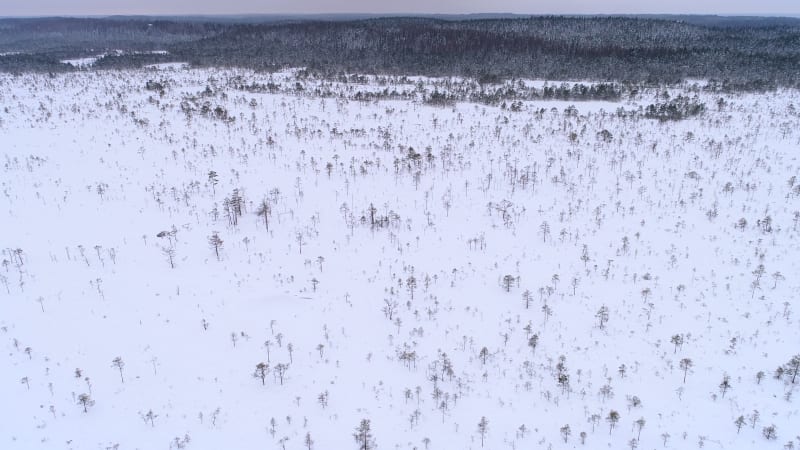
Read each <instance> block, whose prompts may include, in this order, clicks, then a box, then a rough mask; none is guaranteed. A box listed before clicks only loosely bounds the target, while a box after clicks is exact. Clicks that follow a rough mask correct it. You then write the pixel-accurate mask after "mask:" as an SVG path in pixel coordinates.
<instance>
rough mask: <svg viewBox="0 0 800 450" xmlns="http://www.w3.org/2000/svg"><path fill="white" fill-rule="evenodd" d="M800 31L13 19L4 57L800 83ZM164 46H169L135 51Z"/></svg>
mask: <svg viewBox="0 0 800 450" xmlns="http://www.w3.org/2000/svg"><path fill="white" fill-rule="evenodd" d="M731 29H734V30H735V32H731ZM798 29H800V21H793V20H790V19H774V20H767V19H765V20H762V21H758V22H753V21H748V20H747V19H741V20H739V21H737V20H735V19H731V20H727V21H726V26H725V28H722V27H716V26H710V25H709V24H707V23H703V22H698V23H693V24H689V23H686V22H685V21H683V20H675V18H664V19H657V18H637V17H591V16H586V17H526V18H498V19H478V20H440V19H435V18H419V17H417V18H411V17H409V18H397V17H394V18H375V19H366V20H349V21H348V20H339V21H312V20H295V21H285V22H280V21H278V22H275V21H271V22H266V23H260V24H253V23H243V22H242V23H236V22H235V21H225V22H224V23H223V22H218V23H214V22H213V21H207V22H197V21H190V20H188V19H181V18H175V19H173V20H170V21H164V20H160V21H152V22H148V21H146V20H142V19H141V18H138V19H137V18H131V19H57V18H47V19H4V20H2V21H0V52H3V53H8V52H19V53H22V55H20V54H17V55H5V56H0V70H6V71H15V72H16V71H25V70H47V71H57V70H73V69H74V68H72V67H71V66H68V65H65V64H60V63H59V62H58V60H59V58H62V59H63V58H66V57H75V56H76V55H81V56H85V55H87V54H90V51H91V52H93V53H91V54H97V53H98V49H100V52H102V51H103V49H107V50H112V49H123V50H125V51H126V52H124V53H122V54H118V53H114V54H109V55H107V56H105V57H103V58H101V59H100V60H99V61H98V62H97V63H96V64H97V65H98V66H101V67H106V68H109V67H110V68H114V67H116V68H129V67H140V66H142V65H145V64H152V63H155V62H166V61H188V62H190V63H192V64H193V65H197V66H221V65H222V66H239V67H249V68H254V69H260V70H274V69H277V68H282V67H287V66H290V67H308V68H311V69H312V70H316V71H322V72H326V73H339V72H362V73H405V74H424V75H436V76H448V75H456V76H467V77H472V78H475V79H479V80H486V81H490V82H491V81H493V80H494V81H496V80H500V79H503V78H508V77H514V76H517V77H530V78H544V79H561V80H564V79H594V80H615V81H636V82H652V83H671V82H677V81H681V80H684V79H687V78H703V79H713V80H719V81H720V83H723V84H725V85H726V86H728V87H735V88H738V89H764V88H769V87H774V86H796V85H797V83H798V80H797V77H796V76H795V68H796V64H797V61H798V58H800V48H799V47H798V46H797V45H796V35H797V32H798ZM55 37H57V39H54V38H55ZM156 49H164V50H167V51H168V53H166V54H142V53H136V52H135V50H156ZM548 95H553V96H554V98H557V95H558V94H556V93H555V92H553V93H552V94H548ZM594 95H598V96H606V95H609V93H605V92H597V93H595V94H594ZM612 95H613V94H612Z"/></svg>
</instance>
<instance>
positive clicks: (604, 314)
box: [594, 305, 608, 330]
mask: <svg viewBox="0 0 800 450" xmlns="http://www.w3.org/2000/svg"><path fill="white" fill-rule="evenodd" d="M594 316H595V317H597V321H598V322H599V326H600V329H601V330H602V329H603V328H604V327H605V324H606V322H608V306H606V305H603V306H601V307H600V309H598V310H597V313H595V315H594Z"/></svg>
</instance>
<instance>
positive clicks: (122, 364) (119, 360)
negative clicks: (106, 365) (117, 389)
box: [111, 356, 125, 383]
mask: <svg viewBox="0 0 800 450" xmlns="http://www.w3.org/2000/svg"><path fill="white" fill-rule="evenodd" d="M111 367H116V368H117V369H119V379H120V381H122V382H123V383H124V382H125V378H123V376H122V368H123V367H125V362H124V361H122V358H120V357H119V356H117V357H116V358H114V359H113V360H112V361H111Z"/></svg>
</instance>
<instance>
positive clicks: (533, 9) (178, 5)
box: [0, 0, 800, 16]
mask: <svg viewBox="0 0 800 450" xmlns="http://www.w3.org/2000/svg"><path fill="white" fill-rule="evenodd" d="M480 12H503V13H520V14H595V13H596V14H638V13H674V14H773V15H774V14H780V15H800V0H662V1H658V2H656V1H652V0H650V1H648V0H491V1H490V0H403V1H381V0H339V1H327V0H260V1H258V0H0V16H12V15H106V14H242V13H260V14H286V13H480Z"/></svg>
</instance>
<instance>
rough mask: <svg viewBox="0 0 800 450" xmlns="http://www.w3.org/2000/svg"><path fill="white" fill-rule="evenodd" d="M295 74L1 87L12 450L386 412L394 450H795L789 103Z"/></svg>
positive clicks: (172, 74)
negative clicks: (412, 283) (257, 87)
mask: <svg viewBox="0 0 800 450" xmlns="http://www.w3.org/2000/svg"><path fill="white" fill-rule="evenodd" d="M170 67H172V66H170ZM295 74H296V72H286V73H283V74H273V75H268V74H260V73H253V72H249V71H242V70H221V69H204V70H196V69H192V70H181V71H164V72H157V73H154V72H153V71H152V70H142V71H127V72H81V73H74V74H67V75H57V76H54V77H50V76H47V75H41V76H39V75H25V76H9V75H0V105H1V106H2V108H0V142H2V146H0V158H2V159H1V161H2V169H0V188H1V189H2V193H3V195H2V196H0V207H1V208H2V216H0V229H2V238H0V248H2V249H3V250H2V255H1V257H0V259H3V260H4V263H3V266H2V267H0V275H1V276H2V278H0V281H2V282H3V283H2V284H0V348H2V350H3V352H2V353H3V354H2V356H0V398H2V399H3V400H4V403H5V407H4V408H2V410H1V411H0V448H3V449H7V450H17V449H26V450H30V449H107V448H118V449H148V450H149V449H164V450H167V449H172V448H187V449H241V450H244V449H264V448H267V449H280V448H284V447H285V448H286V449H304V448H307V446H306V444H305V438H306V435H307V434H308V435H310V437H311V438H312V439H313V441H314V444H313V446H312V448H314V449H347V448H357V444H356V442H355V440H354V438H353V433H354V429H355V428H356V426H358V425H359V423H360V421H361V420H362V419H368V420H370V424H371V429H372V433H373V435H374V439H375V443H376V445H377V448H379V449H414V448H417V449H422V448H430V449H478V448H481V447H482V446H483V447H484V448H487V449H507V448H508V449H511V448H521V449H525V448H543V449H544V448H553V449H566V448H613V449H622V448H630V447H631V446H633V445H637V446H638V448H647V449H651V448H673V449H687V448H698V446H700V447H708V448H714V449H717V448H721V449H745V448H748V449H752V448H765V449H766V448H774V449H779V448H783V446H784V445H788V444H787V443H788V442H790V441H798V442H796V443H795V444H794V445H795V446H796V445H800V437H796V436H797V435H798V434H800V415H799V414H798V400H797V398H796V396H795V395H793V393H794V394H796V389H795V387H796V386H797V385H798V384H792V383H791V380H790V377H787V376H783V377H782V378H781V379H775V378H774V377H773V374H774V371H775V369H776V368H777V367H778V366H781V365H784V364H785V363H786V362H787V361H788V360H789V359H790V358H791V357H792V356H793V355H795V354H797V353H800V326H798V325H800V322H799V321H798V318H797V317H798V316H797V308H798V301H797V294H796V293H797V291H798V289H800V284H799V283H800V278H798V276H797V275H798V273H800V267H798V251H799V250H800V248H798V226H799V225H798V218H799V217H800V214H798V213H797V211H798V209H800V201H799V200H798V197H799V194H800V189H798V188H796V186H797V184H798V181H796V180H795V179H794V178H792V177H794V176H796V175H798V172H800V170H799V168H800V165H798V148H800V133H799V132H798V129H797V128H798V127H797V126H796V125H797V123H800V122H799V121H800V117H798V109H797V107H796V105H797V102H798V99H800V95H799V93H798V92H797V91H793V90H792V91H779V92H774V93H765V94H719V93H715V94H705V93H702V92H683V91H681V90H677V88H676V89H673V90H672V92H670V94H671V95H672V96H675V95H679V94H682V95H690V96H695V95H696V96H698V99H699V100H700V101H702V102H704V103H706V106H707V110H706V112H705V113H704V114H703V115H702V116H701V117H696V118H690V119H687V120H683V121H679V122H666V123H660V122H657V121H653V120H646V119H641V118H640V119H631V118H621V117H618V116H617V115H615V113H614V111H615V110H616V109H617V108H619V107H623V108H625V109H628V110H630V109H636V108H638V107H640V106H642V107H644V106H646V105H647V104H649V103H654V102H656V101H657V96H661V95H663V92H662V91H663V89H658V90H652V91H643V92H640V93H639V94H638V96H637V97H636V98H633V99H627V98H626V100H625V101H624V102H622V103H570V102H556V101H551V102H525V103H524V105H523V108H522V110H521V111H510V110H507V109H502V108H500V107H496V106H489V105H482V104H472V103H457V104H456V105H454V106H451V107H445V108H442V107H433V106H427V105H425V104H423V103H421V102H418V101H414V100H408V101H405V100H403V101H399V100H393V101H377V102H358V101H353V100H348V99H347V96H348V95H350V94H352V89H358V88H359V87H354V86H352V85H344V84H338V83H331V82H328V81H321V80H314V79H302V80H297V79H295V78H294V77H295ZM158 76H164V77H167V78H165V79H159V78H153V77H158ZM237 77H239V80H243V81H244V82H246V83H250V82H257V83H267V82H268V81H272V82H275V83H277V84H279V85H280V86H281V89H279V90H278V91H276V92H274V93H253V92H246V91H242V90H237V89H235V88H234V87H233V84H234V83H232V82H229V81H230V80H234V79H236V78H237ZM151 79H152V80H155V81H163V83H164V85H165V89H164V93H163V95H161V94H160V93H158V92H155V91H152V90H146V89H145V84H146V83H147V81H148V80H151ZM296 82H301V83H303V84H304V89H302V90H295V89H289V88H287V87H292V86H294V85H295V83H296ZM415 82H422V83H432V82H433V81H431V80H429V79H422V78H420V79H415ZM206 87H209V89H210V92H211V93H210V94H204V93H203V92H204V91H205V90H206ZM317 88H319V89H320V90H322V91H330V92H332V93H334V95H333V96H332V97H328V98H321V97H320V96H319V95H318V94H316V93H315V92H316V89H317ZM363 88H364V89H374V90H375V91H380V90H383V88H384V86H378V85H377V84H376V83H375V82H374V81H371V82H370V83H369V84H368V85H366V86H364V87H363ZM399 88H400V87H398V89H399ZM437 88H438V89H439V90H441V87H437ZM409 89H414V86H413V85H412V86H410V87H409ZM428 89H429V91H433V89H434V88H433V87H430V86H429V87H428ZM681 89H683V88H681ZM337 93H338V94H340V95H336V94H337ZM720 98H722V99H723V100H724V102H720V103H718V100H719V99H720ZM204 102H207V104H208V106H209V107H210V109H211V110H213V109H214V108H216V107H220V108H223V109H224V110H226V111H227V114H228V117H229V118H231V119H229V120H223V119H220V118H218V117H214V116H213V114H203V113H202V112H201V110H200V109H199V106H198V108H195V110H193V111H191V112H185V111H188V109H189V108H191V106H190V105H202V104H203V103H204ZM182 103H183V106H184V109H183V110H182ZM571 105H574V106H575V108H577V111H578V114H576V115H568V114H565V109H567V108H568V107H569V106H571ZM542 110H543V111H542ZM602 130H607V131H608V132H610V134H611V136H613V138H612V139H611V140H610V142H606V141H604V140H602V139H600V135H599V134H598V133H600V132H601V131H602ZM570 133H574V135H573V137H572V139H571V138H570ZM409 147H411V148H413V151H410V150H409ZM410 154H411V155H413V154H419V158H410V157H409V155H410ZM428 154H429V155H430V157H428V156H427V155H428ZM328 164H330V165H329V166H328ZM211 171H214V172H216V174H217V177H216V182H212V178H213V177H209V172H211ZM525 174H527V178H528V179H527V181H525V182H524V183H523V182H521V181H520V179H521V178H522V177H523V175H525ZM726 183H730V185H729V187H728V188H726V187H725V186H726ZM234 189H238V192H239V194H240V195H241V196H242V198H243V199H244V201H243V205H242V209H243V211H242V216H241V217H237V222H238V223H237V224H235V225H234V224H231V223H229V220H228V219H227V218H226V214H225V211H224V209H225V208H224V204H225V201H226V198H229V199H230V198H231V197H232V195H233V192H234ZM262 201H263V202H265V203H266V204H267V205H268V206H269V208H270V210H271V213H270V215H269V216H268V221H269V223H268V224H269V230H267V229H266V227H265V223H264V218H263V216H259V215H257V214H256V212H257V211H258V210H259V207H260V205H261V204H262ZM370 205H373V206H374V215H375V216H376V217H380V216H386V217H389V220H388V223H382V224H378V225H376V226H372V225H371V219H370V215H371V214H370ZM215 209H216V210H217V211H218V213H217V214H215V213H214V212H213V211H214V210H215ZM713 211H716V212H715V213H713ZM710 212H712V213H710ZM767 217H769V219H767ZM742 218H743V219H745V220H746V222H747V224H746V225H744V226H743V227H742V228H741V229H740V228H737V227H736V224H737V222H739V220H740V219H742ZM767 221H768V222H769V224H768V225H769V226H765V224H766V222H767ZM545 223H546V224H547V227H545V226H543V224H545ZM545 228H548V229H549V232H547V233H545V232H543V229H545ZM162 231H165V232H167V233H166V236H164V237H157V234H158V233H160V232H162ZM214 232H218V234H219V237H220V238H221V239H222V240H223V245H222V248H221V249H220V254H219V258H217V256H216V255H215V252H214V250H213V249H212V248H211V247H210V246H209V237H210V236H211V235H212V234H213V233H214ZM623 241H626V242H627V244H623ZM584 246H585V247H584ZM169 248H172V249H173V250H174V268H172V267H171V266H170V263H169V261H168V256H167V254H166V253H168V250H167V249H169ZM584 248H585V249H586V253H585V254H586V258H584V259H582V255H583V254H584ZM759 265H763V267H764V269H763V270H761V271H759V269H758V267H759ZM759 273H763V275H759ZM779 274H782V275H779ZM506 275H510V276H511V278H509V279H508V280H509V281H511V283H510V286H508V288H509V289H508V291H507V290H506V289H505V287H506V286H504V285H503V284H504V283H503V279H504V277H505V276H506ZM411 277H413V278H414V279H415V280H416V288H415V289H413V290H411V289H409V283H408V282H409V279H410V278H411ZM573 280H575V281H574V282H573ZM755 280H758V281H757V282H755ZM754 282H755V284H754ZM315 284H316V288H315V287H314V286H315ZM526 290H529V291H530V293H531V297H532V299H531V301H530V305H529V307H528V308H526V305H525V302H524V301H523V292H524V291H526ZM395 302H396V304H397V308H396V311H393V312H392V319H391V320H390V319H389V318H388V317H387V316H388V314H387V313H386V312H385V311H384V307H385V306H386V304H387V303H388V304H393V303H395ZM545 305H546V308H545ZM604 305H605V306H607V308H608V311H609V313H608V321H607V323H605V324H604V326H603V327H602V328H601V327H600V326H599V322H598V317H597V315H596V314H597V313H598V311H599V310H600V308H601V307H602V306H604ZM547 310H549V311H550V314H549V315H547V314H545V312H544V311H547ZM204 324H205V325H207V327H206V326H204ZM529 324H530V327H529V330H530V331H526V329H525V328H526V326H527V325H529ZM533 333H535V334H537V335H538V339H539V341H538V345H537V346H536V347H535V349H532V348H531V347H530V346H529V337H530V336H531V335H532V334H533ZM674 335H682V336H683V338H684V343H683V345H682V346H679V347H676V346H674V345H673V344H672V343H671V338H672V336H674ZM234 338H235V340H234ZM267 341H269V342H270V344H269V346H266V345H265V342H267ZM290 345H291V347H292V349H293V350H292V352H291V354H290V352H289V350H288V348H289V346H290ZM484 347H485V348H486V349H487V352H486V353H485V354H484V355H483V356H485V362H484V361H483V359H484V358H483V357H482V356H481V349H482V348H484ZM268 354H269V356H268ZM444 354H446V357H445V356H443V355H444ZM403 355H405V356H403ZM561 356H563V357H564V361H563V369H562V373H563V374H565V375H567V376H568V377H569V378H568V380H569V383H568V386H565V385H559V383H558V380H557V377H558V372H559V369H558V368H557V364H558V362H559V358H560V357H561ZM117 357H120V358H121V360H122V361H123V362H124V367H122V369H121V370H118V367H115V366H114V365H113V364H112V360H114V359H115V358H117ZM684 358H690V359H691V360H692V362H693V366H692V367H691V368H690V369H689V370H688V372H687V373H686V380H685V382H684V371H683V370H682V369H681V367H680V363H679V362H680V361H681V360H682V359H684ZM445 360H447V361H448V362H447V363H445V362H444V361H445ZM260 362H264V363H268V364H269V369H270V371H269V373H268V375H267V377H266V380H265V384H264V385H262V382H261V380H260V379H258V378H255V377H254V370H255V367H256V364H258V363H260ZM278 364H286V365H287V366H288V370H287V371H286V374H285V380H284V381H283V383H282V384H281V383H280V380H279V378H278V377H277V372H276V366H277V365H278ZM623 364H624V365H625V366H626V371H625V373H624V376H623V374H621V373H620V370H619V368H620V366H621V365H623ZM449 365H451V366H452V371H449V370H448V366H449ZM76 369H79V371H80V373H79V374H76ZM759 371H764V372H765V374H766V376H765V377H764V379H763V380H762V381H760V383H759V382H758V381H757V379H756V374H757V373H758V372H759ZM448 372H449V373H448ZM76 375H77V376H76ZM725 375H728V376H730V384H731V388H730V389H729V390H728V391H727V392H726V393H725V394H724V396H723V394H722V391H721V389H720V383H721V382H722V380H723V377H724V376H725ZM434 379H435V381H434ZM604 385H608V386H610V388H611V391H612V392H611V394H610V395H608V396H607V397H604V396H603V395H601V388H602V387H603V386H604ZM406 392H408V393H409V395H408V396H407V395H406ZM83 393H86V394H90V396H91V399H92V400H93V401H94V404H93V405H91V406H89V407H88V409H87V412H84V410H83V407H82V406H81V405H79V403H78V396H80V395H81V394H83ZM325 393H327V394H325ZM321 395H327V399H328V400H327V404H326V405H323V404H322V402H321V401H320V396H321ZM634 396H636V397H638V399H640V401H641V404H639V405H632V400H633V397H634ZM612 410H616V411H618V412H619V415H620V421H619V423H618V424H617V426H616V427H614V428H613V429H611V427H610V424H609V423H608V422H607V421H606V417H607V416H608V414H609V413H610V412H611V411H612ZM755 410H757V411H758V412H759V416H760V418H759V419H758V421H757V422H756V423H755V425H754V426H751V423H750V421H749V418H750V417H751V415H752V414H753V411H755ZM148 411H152V413H153V414H154V415H155V416H154V420H153V421H152V423H151V422H150V421H148V420H147V419H146V417H145V415H146V414H147V413H148ZM415 411H416V413H415ZM595 414H596V415H598V416H599V422H598V423H597V424H596V426H593V424H592V422H591V417H592V415H595ZM740 415H742V416H744V417H745V418H746V419H747V422H746V423H745V424H744V426H743V427H742V429H741V431H740V432H738V433H737V429H736V426H735V425H734V420H735V419H736V418H737V417H739V416H740ZM481 417H486V419H487V420H488V424H489V425H488V432H487V433H486V435H485V442H484V443H483V444H482V442H481V435H480V434H479V432H478V422H479V421H480V420H481ZM640 418H643V419H644V420H645V422H644V424H643V425H644V426H643V427H642V428H641V430H639V427H638V426H637V425H636V421H637V420H638V419H640ZM273 419H274V426H273V425H272V424H271V421H272V420H273ZM640 424H641V422H640ZM522 425H524V429H526V431H525V432H524V433H523V432H521V431H520V427H521V426H522ZM565 425H569V430H570V431H571V434H569V435H566V437H565V434H562V432H561V431H560V430H561V429H562V427H564V426H565ZM769 425H775V428H776V430H777V439H775V440H768V439H765V438H764V436H763V433H762V431H763V428H764V427H766V426H769ZM593 428H594V430H593ZM273 430H274V431H273ZM581 432H586V437H585V444H581V437H580V433H581ZM665 433H668V435H669V436H668V438H667V439H666V444H665V443H664V440H665V439H664V435H665ZM639 434H640V436H639V437H638V440H636V439H637V435H639ZM186 437H188V438H189V439H188V442H187V440H186ZM425 438H428V439H430V441H429V443H428V444H426V443H425V441H424V439H425ZM632 441H635V443H632Z"/></svg>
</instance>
